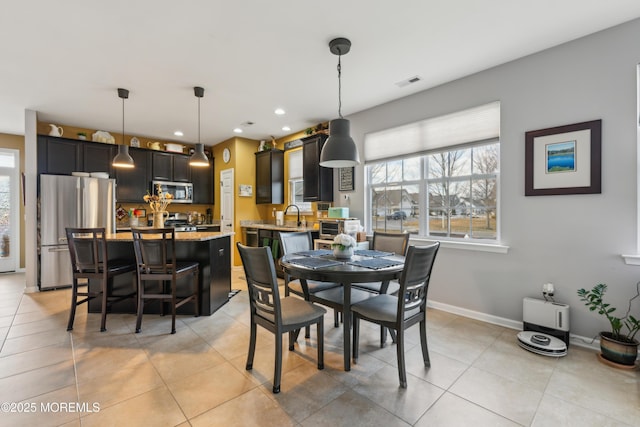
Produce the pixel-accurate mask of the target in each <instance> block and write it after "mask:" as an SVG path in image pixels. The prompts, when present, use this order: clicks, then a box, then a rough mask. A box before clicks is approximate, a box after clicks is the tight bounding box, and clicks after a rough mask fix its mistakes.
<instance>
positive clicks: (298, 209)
mask: <svg viewBox="0 0 640 427" xmlns="http://www.w3.org/2000/svg"><path fill="white" fill-rule="evenodd" d="M292 207H293V208H296V210H297V211H298V223H297V224H298V227H300V224H302V223H301V222H300V208H299V207H298V206H296V205H289V206H287V207H286V208H284V214H285V215H286V214H287V211H288V210H289V208H292Z"/></svg>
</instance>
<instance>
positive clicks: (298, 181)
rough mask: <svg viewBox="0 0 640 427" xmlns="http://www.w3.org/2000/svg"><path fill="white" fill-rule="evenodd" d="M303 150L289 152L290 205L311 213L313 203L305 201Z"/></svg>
mask: <svg viewBox="0 0 640 427" xmlns="http://www.w3.org/2000/svg"><path fill="white" fill-rule="evenodd" d="M303 182H304V181H303V180H302V149H300V150H295V151H290V152H289V204H290V205H296V206H298V207H299V208H300V212H311V202H305V201H304V199H303V185H302V184H303Z"/></svg>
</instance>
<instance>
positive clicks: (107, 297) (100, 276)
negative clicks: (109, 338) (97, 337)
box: [65, 228, 136, 332]
mask: <svg viewBox="0 0 640 427" xmlns="http://www.w3.org/2000/svg"><path fill="white" fill-rule="evenodd" d="M65 231H66V234H67V245H68V247H69V254H70V256H71V269H72V273H73V282H72V284H71V311H70V312H69V322H68V323H67V331H71V330H73V322H74V320H75V317H76V307H77V306H79V305H80V304H84V303H85V302H86V303H88V302H89V301H90V300H92V299H94V298H100V299H101V301H102V303H101V310H100V313H101V315H102V319H101V321H100V331H101V332H104V331H106V330H107V311H108V309H109V307H110V306H111V305H112V304H114V303H116V302H119V301H122V300H124V299H127V298H133V297H134V296H135V295H136V292H135V275H134V274H133V272H134V271H135V269H136V264H135V260H133V259H112V260H110V259H109V254H108V252H107V240H106V238H105V229H104V228H66V229H65ZM126 273H131V277H132V288H131V289H132V290H131V291H130V292H128V293H126V294H122V295H112V292H113V278H114V277H115V276H117V275H120V274H126ZM79 279H86V280H97V281H98V282H99V283H100V288H99V289H96V290H90V289H89V284H87V285H86V286H87V289H86V291H80V290H79V286H81V285H80V284H79V282H78V280H79ZM78 297H85V298H84V299H81V300H78Z"/></svg>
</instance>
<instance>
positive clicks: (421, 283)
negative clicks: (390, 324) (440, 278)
mask: <svg viewBox="0 0 640 427" xmlns="http://www.w3.org/2000/svg"><path fill="white" fill-rule="evenodd" d="M439 247H440V242H436V243H434V244H432V245H429V246H411V247H409V249H408V251H407V256H406V258H405V263H404V270H402V274H401V275H400V280H399V282H400V291H399V292H398V313H403V312H404V317H403V316H398V317H399V318H400V319H403V318H404V319H406V318H407V317H410V316H411V315H413V314H417V313H418V312H424V311H425V310H426V304H427V291H428V290H429V280H430V279H431V270H432V269H433V264H434V262H435V260H436V255H437V254H438V248H439Z"/></svg>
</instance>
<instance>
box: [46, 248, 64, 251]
mask: <svg viewBox="0 0 640 427" xmlns="http://www.w3.org/2000/svg"><path fill="white" fill-rule="evenodd" d="M49 252H69V248H49Z"/></svg>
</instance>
